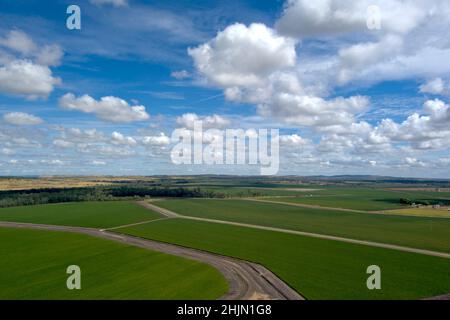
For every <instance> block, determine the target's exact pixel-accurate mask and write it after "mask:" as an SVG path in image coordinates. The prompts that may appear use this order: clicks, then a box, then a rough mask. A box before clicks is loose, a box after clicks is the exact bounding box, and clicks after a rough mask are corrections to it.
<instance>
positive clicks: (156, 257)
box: [0, 228, 227, 299]
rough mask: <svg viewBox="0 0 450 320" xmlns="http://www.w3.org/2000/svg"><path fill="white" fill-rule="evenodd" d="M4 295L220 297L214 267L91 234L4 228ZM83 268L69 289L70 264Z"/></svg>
mask: <svg viewBox="0 0 450 320" xmlns="http://www.w3.org/2000/svg"><path fill="white" fill-rule="evenodd" d="M0 255H1V257H2V261H1V263H0V299H216V298H218V297H220V296H222V295H223V294H224V293H226V291H227V283H226V280H225V279H224V278H223V276H222V275H221V274H220V273H219V272H218V271H217V270H216V269H214V268H212V267H210V266H208V265H205V264H202V263H199V262H196V261H191V260H187V259H183V258H179V257H175V256H171V255H166V254H162V253H158V252H154V251H150V250H146V249H141V248H136V247H131V246H127V245H123V244H119V243H115V242H112V241H108V240H103V239H97V238H94V237H90V236H87V235H78V234H71V233H62V232H53V231H38V230H24V229H13V228H11V229H10V228H0ZM73 264H75V265H78V266H79V267H80V268H81V287H82V289H81V290H68V289H67V287H66V280H67V277H68V276H69V275H67V274H66V268H67V267H68V266H69V265H73Z"/></svg>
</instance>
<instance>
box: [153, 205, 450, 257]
mask: <svg viewBox="0 0 450 320" xmlns="http://www.w3.org/2000/svg"><path fill="white" fill-rule="evenodd" d="M146 207H147V208H149V209H151V210H153V211H156V212H160V211H159V210H161V214H163V213H162V212H165V213H166V214H167V212H168V211H169V210H167V209H163V208H160V207H158V206H157V205H155V204H153V203H147V206H146ZM169 212H171V211H169ZM171 215H172V217H173V218H180V219H189V220H197V221H205V222H212V223H220V224H228V225H232V226H239V227H246V228H253V229H260V230H268V231H275V232H282V233H289V234H295V235H300V236H306V237H312V238H319V239H326V240H333V241H341V242H347V243H353V244H361V245H365V246H370V247H377V248H384V249H391V250H398V251H404V252H412V253H418V254H424V255H428V256H434V257H440V258H446V259H450V253H444V252H438V251H431V250H424V249H417V248H410V247H404V246H399V245H394V244H388V243H380V242H373V241H366V240H357V239H350V238H343V237H337V236H330V235H325V234H319V233H311V232H304V231H296V230H289V229H281V228H275V227H265V226H260V225H254V224H247V223H239V222H231V221H224V220H215V219H207V218H198V217H189V216H183V215H180V214H177V213H175V212H171Z"/></svg>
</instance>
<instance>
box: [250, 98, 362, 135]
mask: <svg viewBox="0 0 450 320" xmlns="http://www.w3.org/2000/svg"><path fill="white" fill-rule="evenodd" d="M368 106H369V100H368V98H366V97H362V96H355V97H350V98H342V97H339V98H336V99H332V100H325V99H323V98H320V97H315V96H307V95H296V94H289V93H284V92H280V93H277V94H275V95H274V96H273V97H272V98H271V100H270V101H269V102H268V103H267V104H263V105H261V106H260V107H259V112H260V114H261V115H263V116H266V117H274V118H276V119H280V120H282V121H283V122H286V123H289V124H295V125H300V126H314V127H328V126H334V125H349V124H351V123H353V121H355V114H357V113H361V112H363V111H366V109H367V107H368Z"/></svg>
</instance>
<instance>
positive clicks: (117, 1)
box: [89, 0, 128, 7]
mask: <svg viewBox="0 0 450 320" xmlns="http://www.w3.org/2000/svg"><path fill="white" fill-rule="evenodd" d="M89 2H90V3H92V4H95V5H98V6H101V5H112V6H114V7H123V6H127V5H128V0H89Z"/></svg>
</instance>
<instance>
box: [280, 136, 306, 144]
mask: <svg viewBox="0 0 450 320" xmlns="http://www.w3.org/2000/svg"><path fill="white" fill-rule="evenodd" d="M280 143H281V144H282V145H286V146H290V147H300V146H307V145H310V144H311V140H309V139H305V138H302V137H301V136H299V135H298V134H291V135H281V136H280Z"/></svg>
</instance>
